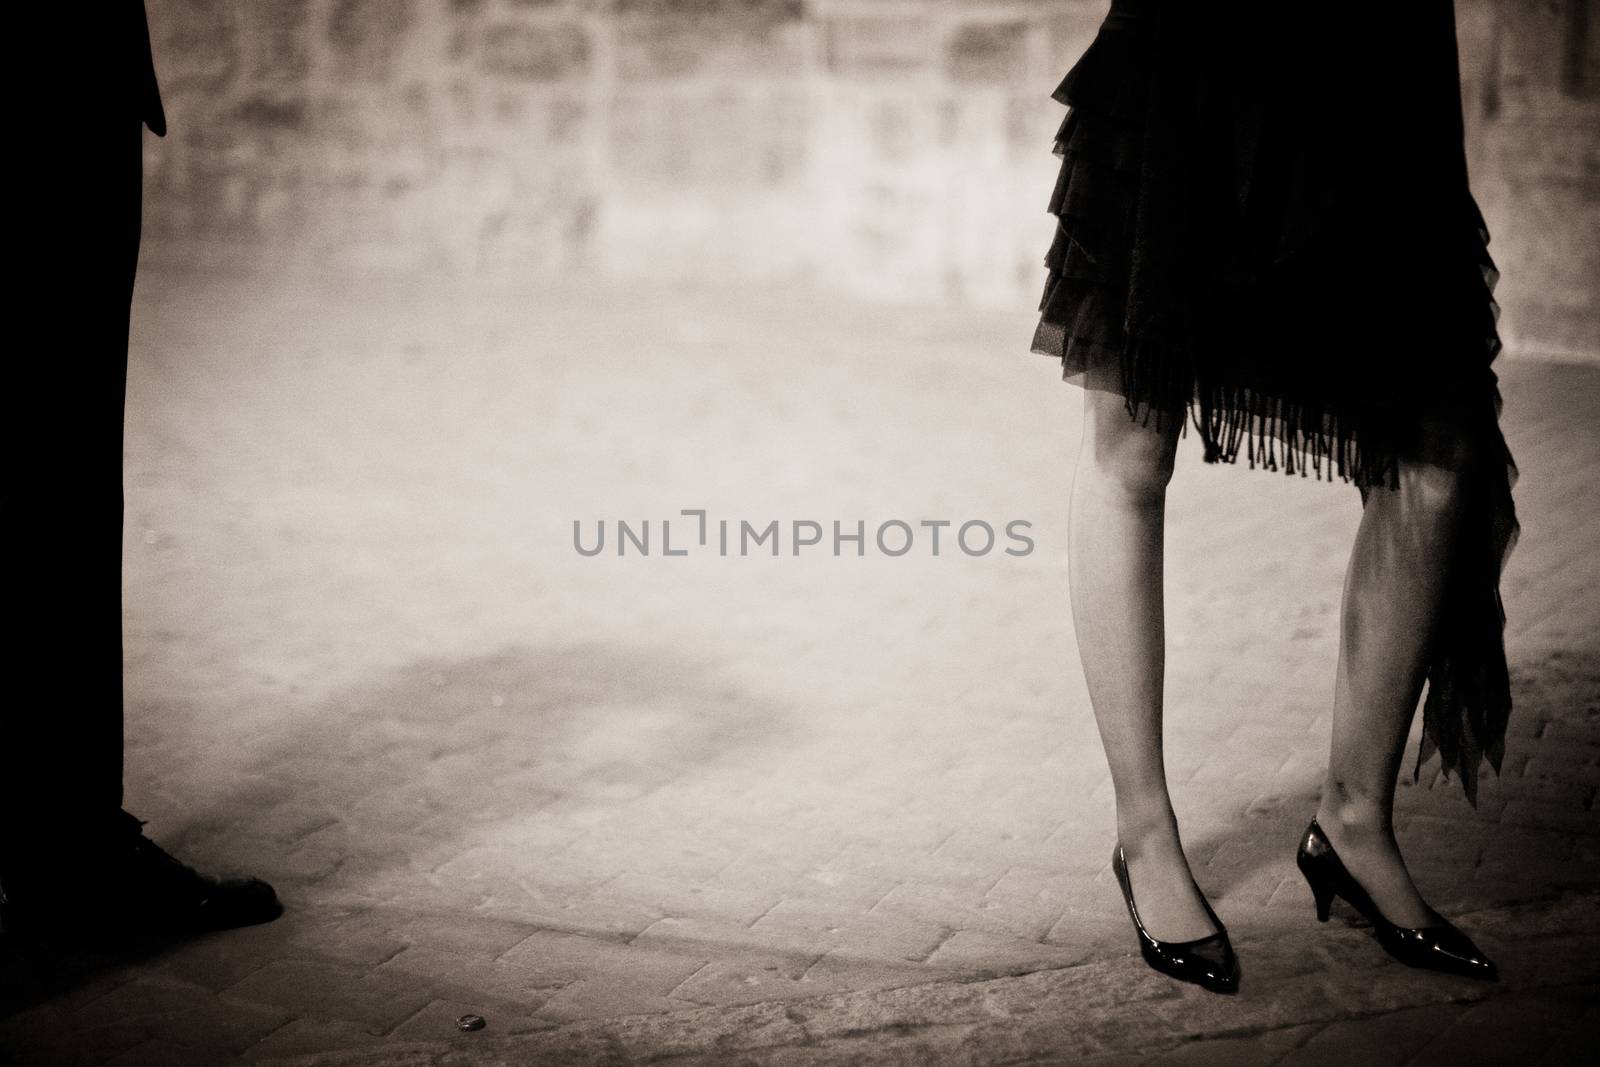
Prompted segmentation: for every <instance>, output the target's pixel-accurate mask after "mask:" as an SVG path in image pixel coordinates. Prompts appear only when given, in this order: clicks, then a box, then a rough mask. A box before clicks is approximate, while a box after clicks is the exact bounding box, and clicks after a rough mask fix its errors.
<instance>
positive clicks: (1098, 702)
mask: <svg viewBox="0 0 1600 1067" xmlns="http://www.w3.org/2000/svg"><path fill="white" fill-rule="evenodd" d="M1118 375H1119V372H1118V371H1117V370H1116V369H1115V368H1111V369H1109V370H1099V371H1092V372H1090V378H1089V380H1088V381H1087V382H1085V384H1086V385H1087V386H1088V388H1087V389H1085V391H1084V395H1085V397H1086V401H1085V420H1084V430H1083V445H1082V448H1081V449H1080V451H1079V453H1078V465H1077V470H1076V472H1075V474H1074V476H1073V481H1072V507H1071V518H1070V521H1069V534H1068V545H1067V566H1068V575H1069V579H1070V582H1071V594H1072V618H1073V624H1074V626H1075V628H1076V630H1077V635H1078V652H1079V654H1080V655H1081V656H1082V658H1083V673H1084V678H1085V680H1086V681H1087V682H1088V687H1089V699H1090V702H1091V703H1092V704H1093V705H1094V714H1095V721H1096V722H1097V723H1098V725H1099V727H1100V739H1101V742H1102V743H1103V744H1104V746H1105V752H1106V761H1107V762H1108V763H1109V764H1110V766H1111V782H1112V785H1113V787H1114V788H1115V790H1116V798H1117V834H1118V837H1119V840H1120V842H1121V844H1122V847H1123V851H1124V852H1125V854H1126V855H1127V860H1128V877H1129V881H1130V882H1131V883H1132V886H1133V892H1134V896H1135V898H1136V899H1137V902H1138V905H1139V914H1140V918H1141V919H1142V920H1143V921H1144V923H1145V927H1146V929H1148V930H1149V931H1150V934H1151V936H1152V937H1155V938H1157V939H1158V940H1164V941H1187V940H1192V939H1195V938H1200V937H1206V936H1208V935H1210V934H1213V933H1216V927H1215V926H1213V925H1212V923H1211V920H1210V918H1209V917H1208V916H1207V915H1206V912H1205V907H1204V904H1203V902H1202V901H1201V898H1200V895H1199V892H1198V890H1196V889H1195V887H1194V882H1193V880H1192V878H1191V877H1190V873H1189V866H1188V862H1187V861H1186V860H1185V858H1184V855H1183V846H1182V845H1181V843H1180V842H1179V838H1178V822H1177V817H1176V816H1175V815H1174V813H1173V810H1172V799H1171V797H1169V796H1168V794H1167V780H1166V770H1165V767H1164V764H1163V761H1162V754H1161V690H1162V674H1163V671H1164V667H1165V635H1164V633H1163V625H1164V624H1163V618H1162V581H1161V579H1162V527H1163V519H1164V511H1165V505H1166V494H1167V483H1168V481H1170V480H1171V477H1172V467H1173V459H1174V456H1175V454H1176V450H1177V440H1178V427H1179V425H1180V423H1179V417H1170V418H1168V419H1166V420H1165V426H1164V427H1163V429H1162V430H1161V431H1160V432H1158V431H1156V430H1155V429H1154V425H1155V424H1154V420H1152V421H1151V423H1150V425H1149V426H1144V425H1141V423H1140V422H1136V421H1134V420H1133V419H1132V418H1130V417H1129V415H1128V412H1127V409H1126V408H1125V407H1124V401H1123V398H1122V397H1121V396H1120V395H1119V394H1118V393H1117V392H1116V391H1115V390H1116V389H1117V388H1118V387H1119V385H1120V382H1119V381H1117V380H1116V379H1117V377H1118Z"/></svg>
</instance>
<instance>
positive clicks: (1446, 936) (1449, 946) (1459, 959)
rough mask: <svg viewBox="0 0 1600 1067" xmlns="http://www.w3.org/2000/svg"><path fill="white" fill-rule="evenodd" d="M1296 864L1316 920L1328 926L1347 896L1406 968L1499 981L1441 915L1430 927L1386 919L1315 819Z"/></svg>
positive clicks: (1485, 958)
mask: <svg viewBox="0 0 1600 1067" xmlns="http://www.w3.org/2000/svg"><path fill="white" fill-rule="evenodd" d="M1295 864H1296V865H1297V866H1298V867H1299V868H1300V873H1301V874H1303V875H1305V877H1306V883H1307V884H1308V885H1310V886H1311V895H1312V897H1313V898H1315V900H1316V903H1317V919H1318V921H1319V922H1327V921H1328V914H1329V910H1330V909H1331V908H1332V907H1333V898H1334V897H1336V896H1338V897H1343V898H1344V899H1345V900H1346V901H1348V902H1349V904H1350V906H1351V907H1353V908H1355V909H1356V910H1357V911H1359V912H1360V913H1361V914H1362V915H1364V916H1366V919H1367V921H1368V922H1370V923H1371V924H1372V932H1373V933H1374V934H1375V935H1376V936H1377V938H1378V944H1380V945H1382V946H1383V948H1384V951H1386V952H1388V953H1389V955H1391V956H1393V957H1394V958H1395V959H1397V960H1399V961H1400V962H1401V963H1403V964H1405V965H1406V966H1408V967H1422V968H1426V969H1428V970H1432V971H1444V972H1446V973H1448V974H1459V975H1464V976H1466V977H1468V978H1482V979H1484V980H1486V981H1490V982H1493V981H1495V980H1497V979H1498V978H1499V977H1500V972H1499V971H1498V970H1497V969H1496V967H1495V965H1494V961H1492V960H1490V959H1489V957H1488V956H1486V955H1484V953H1483V950H1482V949H1480V948H1478V946H1477V945H1474V944H1473V943H1472V939H1471V938H1469V937H1468V936H1467V935H1466V934H1464V933H1462V932H1461V931H1460V930H1458V929H1456V928H1455V927H1454V926H1453V925H1451V923H1450V921H1449V920H1448V919H1445V918H1444V917H1443V916H1440V918H1439V921H1438V922H1437V923H1435V924H1434V925H1431V926H1418V927H1409V926H1396V925H1395V924H1394V923H1392V922H1390V921H1389V920H1388V919H1385V918H1384V917H1383V913H1382V912H1380V911H1379V910H1378V906H1377V905H1376V904H1374V903H1373V901H1372V897H1370V896H1369V895H1368V894H1367V891H1366V890H1365V889H1362V888H1361V883H1359V882H1357V881H1356V880H1355V877H1354V876H1353V875H1351V873H1350V872H1349V870H1347V869H1346V868H1345V865H1344V861H1343V860H1341V859H1340V858H1339V854H1338V853H1337V852H1335V851H1334V850H1333V843H1332V842H1330V841H1329V840H1328V835H1327V834H1326V833H1324V832H1323V830H1322V827H1321V826H1319V825H1317V820H1316V819H1312V820H1311V825H1310V826H1308V827H1307V828H1306V832H1305V836H1304V837H1302V838H1301V839H1300V849H1299V851H1298V852H1297V854H1296V855H1295Z"/></svg>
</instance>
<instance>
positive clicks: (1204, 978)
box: [1111, 844, 1239, 994]
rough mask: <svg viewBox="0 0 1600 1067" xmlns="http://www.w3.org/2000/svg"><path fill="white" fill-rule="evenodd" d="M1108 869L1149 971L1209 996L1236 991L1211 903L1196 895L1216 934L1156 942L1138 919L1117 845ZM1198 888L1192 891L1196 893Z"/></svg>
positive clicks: (1232, 961)
mask: <svg viewBox="0 0 1600 1067" xmlns="http://www.w3.org/2000/svg"><path fill="white" fill-rule="evenodd" d="M1111 869H1112V871H1113V872H1115V873H1116V876H1117V885H1118V886H1120V887H1121V889H1122V900H1123V903H1125V904H1127V906H1128V917H1129V918H1130V919H1132V920H1133V929H1134V931H1135V933H1137V934H1138V936H1139V954H1140V955H1141V956H1143V957H1144V961H1145V963H1147V964H1149V965H1150V967H1151V968H1152V969H1153V970H1157V971H1160V972H1161V973H1162V974H1165V975H1167V976H1168V977H1170V978H1176V979H1178V980H1179V981H1181V982H1192V983H1194V984H1195V985H1197V986H1200V987H1201V988H1202V989H1207V990H1210V991H1211V992H1213V993H1225V994H1232V993H1237V992H1238V991H1239V960H1238V957H1236V956H1235V955H1234V953H1233V945H1232V943H1231V942H1229V940H1228V930H1227V927H1225V926H1223V925H1222V920H1221V919H1219V918H1217V913H1216V912H1214V911H1212V910H1211V902H1210V901H1208V900H1206V899H1205V894H1204V893H1201V894H1200V899H1201V901H1202V903H1204V904H1205V909H1206V914H1207V915H1209V916H1210V917H1211V921H1212V922H1213V923H1215V924H1216V927H1217V932H1216V933H1214V934H1211V935H1210V936H1208V937H1201V938H1196V939H1195V940H1193V941H1158V940H1156V939H1155V938H1153V937H1151V936H1150V933H1149V931H1147V930H1146V929H1145V928H1144V922H1143V921H1142V920H1140V918H1139V909H1138V907H1137V906H1136V905H1135V904H1134V902H1133V885H1132V883H1131V882H1130V881H1129V879H1128V860H1127V857H1126V856H1125V855H1124V854H1123V851H1122V845H1120V844H1118V845H1117V847H1116V849H1115V850H1114V851H1113V852H1112V853H1111ZM1199 888H1200V887H1199V886H1196V887H1195V891H1196V892H1199Z"/></svg>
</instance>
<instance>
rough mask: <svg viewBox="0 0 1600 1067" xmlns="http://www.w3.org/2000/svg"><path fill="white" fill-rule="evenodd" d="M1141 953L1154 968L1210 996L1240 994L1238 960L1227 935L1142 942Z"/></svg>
mask: <svg viewBox="0 0 1600 1067" xmlns="http://www.w3.org/2000/svg"><path fill="white" fill-rule="evenodd" d="M1139 948H1140V953H1141V954H1142V955H1143V956H1144V961H1145V962H1146V963H1147V964H1149V965H1150V966H1151V967H1152V968H1153V969H1155V970H1157V971H1160V972H1161V973H1163V974H1165V975H1167V976H1168V977H1171V978H1176V979H1178V980H1179V981H1182V982H1189V983H1191V984H1193V985H1197V986H1199V987H1201V988H1202V989H1205V990H1209V991H1210V992H1212V993H1223V994H1227V995H1232V994H1234V993H1237V992H1238V991H1239V959H1238V957H1237V956H1236V955H1235V954H1234V951H1233V945H1232V944H1231V943H1230V942H1229V941H1228V935H1227V934H1226V933H1221V934H1217V935H1215V936H1213V937H1208V938H1204V939H1202V940H1200V941H1187V942H1172V941H1157V940H1155V939H1154V938H1148V939H1147V940H1141V941H1140V944H1139Z"/></svg>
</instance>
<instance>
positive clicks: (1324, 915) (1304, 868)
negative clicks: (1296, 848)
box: [1298, 856, 1336, 923]
mask: <svg viewBox="0 0 1600 1067" xmlns="http://www.w3.org/2000/svg"><path fill="white" fill-rule="evenodd" d="M1298 866H1299V868H1300V874H1301V875H1302V876H1303V877H1304V878H1305V880H1306V885H1307V886H1309V887H1310V889H1311V899H1312V900H1314V901H1316V904H1317V921H1318V922H1320V923H1325V922H1327V921H1328V916H1329V914H1330V913H1331V912H1332V910H1333V898H1334V896H1335V895H1336V894H1335V892H1334V889H1333V887H1332V886H1330V885H1325V884H1323V882H1322V879H1320V878H1319V877H1317V875H1318V874H1319V873H1320V872H1317V871H1315V869H1314V868H1313V866H1312V864H1311V862H1309V861H1308V859H1307V858H1306V857H1304V856H1302V857H1301V858H1300V862H1299V864H1298Z"/></svg>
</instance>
